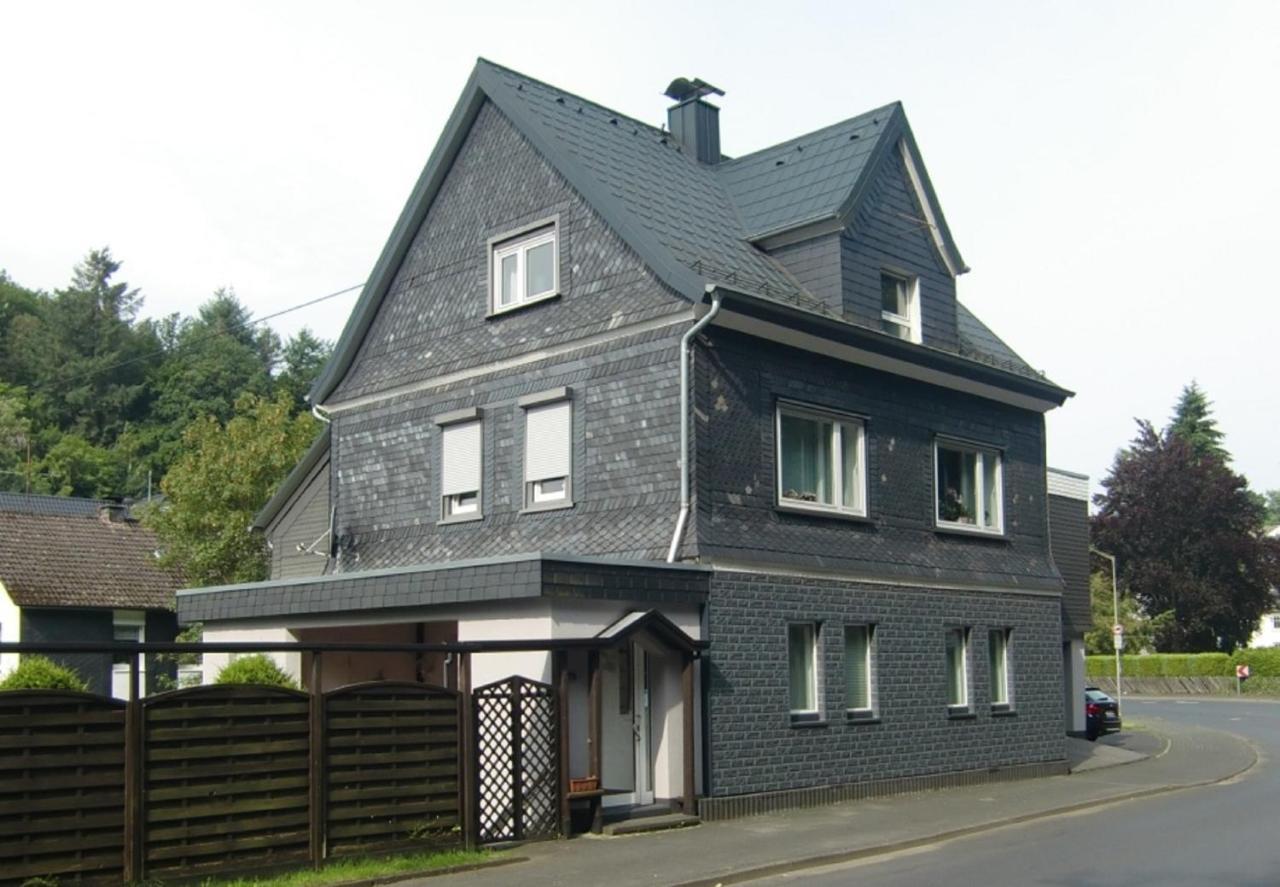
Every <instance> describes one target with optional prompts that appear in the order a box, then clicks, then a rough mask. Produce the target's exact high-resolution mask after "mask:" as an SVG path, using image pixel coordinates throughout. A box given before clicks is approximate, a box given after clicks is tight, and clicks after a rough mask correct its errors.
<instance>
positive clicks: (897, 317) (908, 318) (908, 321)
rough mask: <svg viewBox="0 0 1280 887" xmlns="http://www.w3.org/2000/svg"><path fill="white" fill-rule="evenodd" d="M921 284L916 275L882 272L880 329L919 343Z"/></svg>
mask: <svg viewBox="0 0 1280 887" xmlns="http://www.w3.org/2000/svg"><path fill="white" fill-rule="evenodd" d="M918 290H919V286H918V285H917V280H916V278H914V277H907V276H906V275H901V274H893V273H891V272H888V271H881V272H880V330H881V332H886V333H888V334H889V335H891V336H897V337H898V338H899V339H905V340H907V341H908V342H916V343H919V342H920V341H921V339H920V300H919V298H918V296H919V292H918Z"/></svg>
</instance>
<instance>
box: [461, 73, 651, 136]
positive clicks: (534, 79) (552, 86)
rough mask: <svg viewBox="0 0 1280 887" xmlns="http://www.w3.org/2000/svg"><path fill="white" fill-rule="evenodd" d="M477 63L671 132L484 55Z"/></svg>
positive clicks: (623, 118)
mask: <svg viewBox="0 0 1280 887" xmlns="http://www.w3.org/2000/svg"><path fill="white" fill-rule="evenodd" d="M476 63H477V64H483V65H486V66H488V67H490V68H493V69H495V70H497V71H501V72H503V73H506V74H510V75H512V76H513V77H519V78H520V79H521V80H525V81H527V82H529V83H533V84H536V85H537V86H541V87H542V88H543V89H547V90H550V91H551V92H554V93H557V94H559V95H562V96H565V97H566V98H571V99H573V100H574V101H578V102H582V103H583V104H584V105H590V106H591V107H593V108H595V109H597V110H599V111H603V112H604V113H606V114H610V115H612V116H614V117H617V118H619V119H621V120H626V121H627V122H628V123H634V124H635V125H636V126H643V127H644V128H645V129H647V130H650V131H651V132H653V133H654V134H656V135H665V136H669V135H670V133H669V132H667V130H666V128H665V127H663V126H654V125H653V124H652V123H645V122H644V121H643V120H641V119H639V118H638V117H632V116H631V115H630V114H625V113H623V112H622V111H619V110H617V109H616V108H610V107H609V106H608V105H602V104H600V103H599V102H594V101H592V100H591V99H588V98H584V97H583V96H580V95H578V94H577V93H576V92H570V91H569V90H567V89H564V88H563V87H559V86H556V85H555V84H554V83H548V82H547V81H545V80H539V79H538V78H537V77H530V76H529V75H528V74H526V73H524V72H523V71H517V70H516V69H515V68H508V67H507V66H506V65H500V64H498V63H497V62H494V61H490V60H489V59H487V58H484V57H483V56H481V57H479V58H477V59H476Z"/></svg>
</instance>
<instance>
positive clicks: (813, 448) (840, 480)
mask: <svg viewBox="0 0 1280 887" xmlns="http://www.w3.org/2000/svg"><path fill="white" fill-rule="evenodd" d="M777 441H778V504H779V505H783V506H787V507H789V508H803V509H810V510H814V511H834V512H844V513H847V514H853V515H859V516H863V517H865V516H866V513H867V506H866V488H867V485H866V457H865V451H866V442H865V434H864V428H863V423H862V420H861V419H858V418H855V417H853V416H846V415H842V414H839V413H831V412H827V411H826V410H818V409H813V408H810V407H803V406H799V405H797V404H790V403H780V404H779V405H778V419H777Z"/></svg>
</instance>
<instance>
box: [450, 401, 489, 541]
mask: <svg viewBox="0 0 1280 887" xmlns="http://www.w3.org/2000/svg"><path fill="white" fill-rule="evenodd" d="M468 412H470V411H468ZM472 425H474V426H475V428H476V437H477V438H478V445H479V452H478V453H476V484H477V486H476V488H475V489H474V490H458V491H454V492H452V493H446V492H444V491H443V490H441V493H440V522H441V523H452V522H455V521H457V522H460V521H472V520H479V519H480V518H482V517H484V510H483V508H482V507H481V502H482V499H481V496H482V495H483V492H484V420H483V419H482V418H481V417H480V415H479V413H478V412H472V413H471V416H470V417H468V418H466V419H457V420H447V421H446V422H445V424H442V425H441V426H440V485H441V487H444V485H445V478H446V476H447V475H446V472H447V471H448V466H447V465H446V461H445V439H446V438H447V436H448V435H449V434H450V433H457V432H458V431H459V430H461V429H463V428H466V427H468V426H472Z"/></svg>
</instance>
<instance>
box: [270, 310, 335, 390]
mask: <svg viewBox="0 0 1280 887" xmlns="http://www.w3.org/2000/svg"><path fill="white" fill-rule="evenodd" d="M332 353H333V344H332V343H331V342H326V341H325V340H323V339H317V338H316V337H315V336H314V335H312V333H311V330H309V329H307V328H306V327H303V328H302V329H300V330H298V332H297V333H295V334H294V336H293V338H291V339H289V341H288V343H287V344H286V345H285V346H284V351H283V353H282V354H281V358H282V360H281V362H282V363H283V364H284V366H283V368H282V369H281V370H280V374H279V375H278V376H276V390H277V391H283V392H284V393H286V394H288V395H289V397H291V398H293V403H294V406H295V407H296V408H297V409H299V410H305V409H307V392H309V391H310V390H311V384H312V383H313V382H315V380H316V377H317V376H319V375H320V371H321V370H322V369H324V365H325V363H327V362H328V360H329V355H330V354H332Z"/></svg>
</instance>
